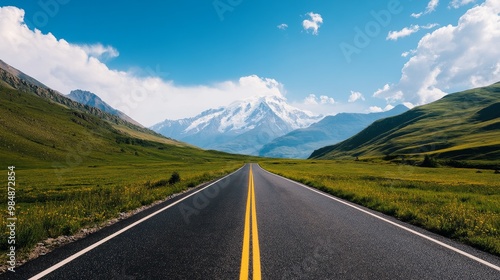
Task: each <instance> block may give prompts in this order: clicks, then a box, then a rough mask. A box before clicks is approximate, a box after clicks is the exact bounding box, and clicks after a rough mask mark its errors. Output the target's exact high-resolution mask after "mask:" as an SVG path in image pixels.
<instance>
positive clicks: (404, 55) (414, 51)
mask: <svg viewBox="0 0 500 280" xmlns="http://www.w3.org/2000/svg"><path fill="white" fill-rule="evenodd" d="M416 52H417V50H409V51H407V52H404V53H402V54H401V56H402V57H408V56H409V55H414V54H415V53H416Z"/></svg>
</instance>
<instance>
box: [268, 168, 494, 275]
mask: <svg viewBox="0 0 500 280" xmlns="http://www.w3.org/2000/svg"><path fill="white" fill-rule="evenodd" d="M261 169H262V170H264V171H265V172H267V173H269V174H271V175H274V176H277V177H279V178H283V179H285V180H287V181H289V182H291V183H294V184H296V185H298V186H300V187H303V188H305V189H308V190H310V191H312V192H315V193H317V194H320V195H322V196H324V197H327V198H329V199H331V200H335V201H337V202H340V203H342V204H344V205H347V206H349V207H351V208H354V209H356V210H358V211H361V212H363V213H365V214H368V215H370V216H372V217H375V218H377V219H379V220H381V221H384V222H386V223H388V224H391V225H393V226H395V227H398V228H400V229H402V230H405V231H407V232H410V233H412V234H414V235H417V236H420V237H422V238H424V239H427V240H428V241H430V242H433V243H435V244H437V245H439V246H442V247H444V248H447V249H449V250H451V251H453V252H456V253H458V254H460V255H462V256H465V257H467V258H469V259H471V260H474V261H476V262H479V263H481V264H483V265H486V266H488V267H490V268H492V269H494V270H497V271H500V266H497V265H494V264H492V263H490V262H488V261H485V260H483V259H480V258H478V257H476V256H474V255H471V254H469V253H467V252H465V251H462V250H460V249H458V248H455V247H453V246H450V245H448V244H446V243H444V242H441V241H439V240H437V239H434V238H432V237H430V236H427V235H425V234H422V233H420V232H417V231H415V230H412V229H410V228H407V227H405V226H403V225H400V224H398V223H395V222H393V221H390V220H388V219H386V218H383V217H380V216H378V215H376V214H374V213H371V212H369V211H367V210H364V209H362V208H360V207H358V206H355V205H352V204H350V203H348V202H345V201H343V200H341V199H339V198H336V197H334V196H331V195H329V194H326V193H323V192H321V191H319V190H316V189H314V188H312V187H309V186H306V185H304V184H301V183H298V182H295V181H293V180H290V179H288V178H285V177H283V176H280V175H276V174H274V173H271V172H269V171H267V170H265V169H264V168H262V167H261Z"/></svg>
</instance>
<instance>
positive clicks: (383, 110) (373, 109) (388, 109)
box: [368, 104, 394, 113]
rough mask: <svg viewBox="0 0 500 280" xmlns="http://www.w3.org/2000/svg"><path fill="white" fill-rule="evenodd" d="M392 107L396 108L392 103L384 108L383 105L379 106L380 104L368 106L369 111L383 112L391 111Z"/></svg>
mask: <svg viewBox="0 0 500 280" xmlns="http://www.w3.org/2000/svg"><path fill="white" fill-rule="evenodd" d="M392 109H394V106H393V105H391V104H387V106H385V107H384V108H383V109H382V108H381V107H378V106H370V107H369V108H368V112H369V113H381V112H387V111H390V110H392Z"/></svg>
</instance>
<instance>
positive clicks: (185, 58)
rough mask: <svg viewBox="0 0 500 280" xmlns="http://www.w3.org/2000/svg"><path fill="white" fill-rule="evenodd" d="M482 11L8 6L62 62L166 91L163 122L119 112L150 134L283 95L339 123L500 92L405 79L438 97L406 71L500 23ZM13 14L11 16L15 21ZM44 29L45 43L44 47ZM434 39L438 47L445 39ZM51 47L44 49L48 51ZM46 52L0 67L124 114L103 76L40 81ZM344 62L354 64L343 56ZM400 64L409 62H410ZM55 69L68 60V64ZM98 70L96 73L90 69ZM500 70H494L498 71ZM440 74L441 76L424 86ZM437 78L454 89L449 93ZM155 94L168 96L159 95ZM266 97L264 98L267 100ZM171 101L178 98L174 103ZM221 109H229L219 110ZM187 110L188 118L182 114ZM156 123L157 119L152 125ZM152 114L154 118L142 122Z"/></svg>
mask: <svg viewBox="0 0 500 280" xmlns="http://www.w3.org/2000/svg"><path fill="white" fill-rule="evenodd" d="M484 2H485V1H479V0H478V1H474V0H447V1H443V0H441V1H439V0H430V1H426V0H420V1H417V0H413V1H412V0H410V1H405V0H401V1H399V0H384V1H368V0H367V1H310V0H307V1H306V0H304V1H287V2H285V1H260V0H253V1H248V0H241V1H240V0H216V1H213V0H210V1H187V0H183V1H151V0H150V1H139V2H138V1H120V2H111V1H95V0H89V1H75V0H45V1H43V0H42V1H40V2H39V1H25V2H20V1H8V0H2V1H0V6H2V7H6V6H14V7H17V8H18V9H22V10H24V11H25V14H24V17H23V20H24V23H26V24H27V26H28V28H29V30H30V31H31V33H32V34H31V35H33V38H32V39H31V40H39V41H44V39H43V38H45V37H47V36H48V34H52V36H51V38H49V39H51V40H53V41H54V44H55V45H54V46H53V47H54V49H53V52H57V51H59V50H60V49H62V50H60V51H61V52H64V47H61V44H62V43H68V44H69V45H70V46H72V47H79V48H81V49H83V50H84V51H85V52H86V54H87V55H88V58H87V60H86V61H87V62H86V63H87V64H92V65H94V64H102V65H100V66H99V67H100V69H102V68H103V67H106V68H107V70H109V71H111V72H112V73H111V74H110V76H113V77H115V78H116V77H117V76H120V75H121V77H122V79H125V78H126V77H129V78H133V79H137V81H136V84H137V83H141V81H142V82H145V81H146V83H147V86H143V88H145V90H144V91H147V90H149V88H150V89H151V90H152V91H154V90H158V89H159V88H162V89H163V90H164V92H162V93H161V94H163V95H164V96H163V97H162V98H161V100H163V101H164V104H159V102H151V104H157V105H161V106H162V107H161V108H158V110H149V111H148V110H146V111H145V109H144V108H143V107H145V108H146V107H148V106H149V107H151V106H153V105H151V104H150V103H148V102H146V101H145V100H155V99H154V98H153V95H154V94H151V93H142V92H141V93H136V94H135V95H136V96H135V97H134V96H132V97H131V98H128V99H134V100H135V101H133V102H134V104H133V105H134V106H133V105H130V104H129V105H124V106H122V107H125V108H122V109H125V111H128V112H126V113H128V114H130V115H131V116H132V117H134V118H136V119H138V120H139V121H141V122H142V123H145V124H146V125H151V124H153V123H155V122H159V121H161V120H163V119H165V118H180V117H188V116H190V115H194V114H196V111H199V110H201V109H207V108H204V107H208V106H215V105H219V106H224V105H227V103H228V102H230V101H234V100H238V99H241V98H242V97H246V96H247V95H251V94H252V92H254V93H253V94H255V95H260V94H275V93H276V92H277V91H279V94H283V95H285V96H286V98H287V99H288V101H289V102H290V103H291V104H292V105H294V106H297V107H301V108H303V109H308V110H310V111H313V113H317V114H320V113H321V114H334V113H338V112H343V111H356V112H369V111H377V110H381V109H384V108H386V109H387V108H390V107H391V106H394V105H396V104H397V103H405V102H406V104H410V103H411V104H412V105H420V104H424V103H428V102H430V101H433V100H435V99H437V98H439V97H440V96H442V95H443V94H445V93H450V92H453V91H456V90H462V89H465V88H468V87H472V86H476V85H482V84H481V83H488V82H491V81H495V79H497V78H498V80H500V75H498V74H488V75H489V76H488V77H483V80H484V81H482V80H481V77H479V79H480V80H481V81H479V82H477V84H475V83H474V82H473V81H472V80H471V81H470V82H468V83H453V80H454V79H458V78H459V76H460V75H458V76H457V74H454V75H455V76H453V77H449V76H450V75H451V74H449V75H444V74H443V72H445V71H444V70H443V69H442V68H443V67H444V66H443V65H448V64H447V63H444V62H443V61H439V62H436V61H434V62H433V63H434V64H435V67H434V68H428V67H423V66H420V67H421V69H419V68H418V67H417V66H418V63H416V62H413V64H415V65H416V66H415V67H413V66H412V65H409V66H408V67H406V68H407V71H408V73H416V74H414V75H415V78H414V80H415V81H417V80H419V79H420V78H421V79H423V80H428V79H431V80H432V79H434V80H437V81H436V82H435V83H434V84H432V85H429V84H427V85H424V87H426V88H425V90H426V92H424V91H423V90H422V88H423V86H422V84H421V83H420V84H419V82H414V83H411V82H407V81H406V80H405V81H403V80H402V71H403V72H405V70H404V69H405V64H408V63H409V61H410V59H411V58H412V57H416V58H419V57H424V58H425V57H426V55H425V53H424V51H427V52H428V49H427V48H428V47H429V46H423V44H422V40H423V37H424V36H425V35H426V34H431V33H438V31H439V30H440V29H443V30H442V31H441V32H446V27H447V26H449V25H450V26H452V27H457V26H458V25H459V19H460V18H461V17H463V16H464V15H466V14H467V13H468V12H469V13H471V12H470V11H471V10H473V9H474V8H478V7H479V6H484V7H483V8H484V10H486V8H488V10H487V11H482V12H484V13H487V12H488V11H489V12H491V13H490V16H492V17H494V16H495V15H496V16H498V10H496V9H497V8H498V5H497V4H496V3H493V2H495V1H486V2H491V3H484ZM40 3H42V4H40ZM43 3H45V5H43ZM285 3H286V4H285ZM488 4H489V6H488ZM4 12H6V11H4ZM9 12H11V13H13V11H12V10H9ZM374 15H378V16H374ZM378 17H379V18H378ZM483 24H488V23H483ZM21 25H22V23H21ZM280 25H281V28H279V27H278V26H280ZM285 25H286V26H285ZM307 27H309V28H307ZM315 28H316V29H315ZM35 29H38V30H40V31H41V34H40V35H36V32H34V30H35ZM25 31H26V30H24V31H23V32H25ZM448 31H449V34H453V36H455V37H454V38H452V42H457V43H458V42H461V41H460V40H465V38H458V37H457V36H458V35H456V33H458V32H452V31H451V30H448ZM360 32H361V33H363V35H360ZM4 35H5V34H4ZM31 35H30V36H31ZM465 35H467V34H464V35H462V36H465ZM44 36H45V37H44ZM25 37H26V36H24V38H25ZM435 37H436V38H437V39H436V40H438V39H439V36H438V34H435ZM356 38H357V39H358V40H357V41H356ZM360 38H364V40H361V39H360ZM441 38H442V37H441ZM49 39H47V38H45V41H50V40H49ZM366 39H367V40H366ZM0 40H2V39H1V38H0ZM495 40H496V37H495V38H494V40H493V41H488V43H489V44H493V43H494V42H496V41H495ZM429 41H430V40H429ZM61 42H62V43H61ZM419 42H420V43H419ZM361 43H362V44H361ZM444 43H445V42H443V44H444ZM40 44H42V43H40ZM40 44H38V43H37V44H32V45H37V46H38V45H40ZM4 45H5V44H4ZM63 45H64V44H63ZM421 45H422V46H421ZM12 46H15V45H14V43H12ZM492 47H495V48H496V46H493V45H492ZM17 48H18V49H20V47H17ZM342 48H344V49H342ZM346 48H347V49H346ZM40 49H42V50H40ZM421 49H422V50H421ZM44 50H45V51H50V50H49V49H48V48H44V47H40V48H38V49H33V50H30V49H28V50H27V52H30V53H37V56H34V57H33V59H31V60H30V59H28V58H24V59H21V58H15V56H14V55H13V54H15V51H14V50H8V51H7V50H3V51H2V49H1V47H0V59H2V60H4V61H6V62H7V63H10V64H12V65H13V66H15V67H18V68H20V69H21V70H22V71H25V72H26V73H27V74H31V75H33V76H35V78H38V79H40V80H41V81H42V82H44V83H46V84H48V85H49V86H51V87H55V89H57V90H59V91H61V92H62V93H64V94H67V93H68V92H67V91H69V90H71V89H75V88H74V87H78V88H83V89H88V90H92V91H94V92H95V93H97V94H98V95H100V96H101V97H103V99H105V101H107V102H108V103H110V104H111V105H113V104H114V105H115V106H117V104H118V103H119V102H117V101H116V100H118V99H120V98H122V97H118V96H117V95H118V94H120V93H117V92H113V90H112V83H110V84H109V85H106V84H105V81H104V80H96V81H93V82H92V79H91V78H88V80H89V81H90V82H89V81H86V80H87V77H86V76H84V75H83V74H84V73H88V72H93V73H95V71H94V70H89V69H87V70H82V71H76V70H74V69H80V67H81V68H82V69H83V67H88V65H86V66H82V65H78V66H75V67H74V68H71V69H70V73H65V74H64V75H63V74H60V73H59V72H58V71H62V70H61V69H63V68H64V67H63V66H60V65H59V66H57V65H56V66H54V65H52V64H53V63H54V62H47V63H48V64H50V65H47V71H46V72H48V73H44V72H43V71H41V70H39V68H40V67H39V66H42V68H43V59H42V60H40V59H39V58H40V57H44V55H43V51H44ZM346 50H348V51H354V52H352V53H351V54H350V55H346V53H345V52H346ZM437 51H439V50H437ZM403 53H406V56H402V54H403ZM463 53H464V50H456V55H457V56H458V55H461V54H463ZM419 54H421V56H419ZM438 55H439V53H438ZM447 55H449V56H450V58H449V59H450V60H451V59H454V56H453V54H448V53H447ZM50 56H54V54H53V53H51V54H50ZM492 56H493V55H492ZM56 57H57V58H55V59H59V57H64V55H62V54H61V55H60V56H56ZM90 58H95V59H97V60H98V61H96V62H95V63H90V62H89V61H90ZM37 59H38V60H37ZM422 59H423V58H422ZM473 59H476V60H477V59H478V58H473ZM52 60H54V59H52ZM416 60H417V59H415V61H416ZM497 60H498V59H497ZM40 63H42V65H40ZM60 63H61V64H71V61H69V62H65V61H64V59H61V62H60ZM431 64H432V63H431ZM479 64H480V63H478V65H479ZM30 65H32V67H30ZM422 65H423V63H422ZM495 65H496V64H492V65H488V67H489V68H491V67H493V68H494V67H495ZM499 65H500V64H499ZM35 66H36V67H35ZM89 67H90V66H89ZM485 67H486V66H485ZM499 67H500V66H499ZM32 68H33V70H32V71H30V70H31V69H32ZM35 68H37V69H38V70H37V69H35ZM456 68H457V69H458V68H460V67H456ZM489 68H488V69H489ZM73 70H74V73H71V72H73ZM419 71H421V72H419ZM433 71H434V72H433ZM436 71H437V72H439V73H437V74H435V75H434V76H430V77H428V76H426V75H427V73H435V72H436ZM492 72H495V71H492ZM51 73H52V74H51ZM58 73H59V74H58ZM454 73H455V72H454ZM483 73H484V67H483V68H482V67H481V65H479V66H477V67H476V68H474V69H469V71H467V72H465V73H463V74H462V76H468V77H470V76H471V75H478V76H481V75H483ZM73 75H74V76H73ZM103 75H104V76H105V75H106V74H103ZM103 75H101V78H102V76H103ZM124 75H125V76H126V77H125V76H124ZM127 75H128V76H127ZM419 75H420V76H422V77H420V76H419ZM403 76H405V75H403ZM155 77H157V78H159V79H156V78H155ZM245 77H246V79H245ZM249 77H253V78H252V79H250V78H249ZM242 78H243V79H242ZM440 78H443V79H445V80H447V81H448V82H442V81H441V80H440ZM68 79H71V80H72V82H71V83H70V82H68V81H67V80H68ZM96 79H97V78H96ZM111 79H112V78H110V80H111ZM117 79H118V78H117ZM134 81H135V80H134ZM245 81H246V82H245ZM474 81H477V79H474ZM157 83H160V84H166V85H165V86H163V87H162V86H158V85H156V84H157ZM97 84H99V85H100V86H96V85H97ZM153 84H155V85H156V86H154V85H153ZM167 86H170V87H167ZM384 87H385V88H384ZM261 88H262V89H263V90H262V91H263V92H258V91H259V89H261ZM196 90H198V91H199V92H198V93H200V92H203V93H206V95H205V96H206V97H204V95H203V94H201V93H200V94H198V93H197V94H196V95H193V96H191V99H188V100H192V102H196V103H198V105H196V106H187V105H188V104H186V102H185V101H184V99H182V98H181V99H176V98H175V97H173V96H176V94H184V95H189V94H190V92H191V91H196ZM122 91H123V90H122ZM168 91H171V92H172V94H171V95H170V96H169V92H168ZM225 91H234V92H233V94H232V95H231V94H230V93H224V94H223V93H220V92H225ZM238 91H241V92H244V93H242V94H239V93H238ZM412 91H413V92H412ZM218 92H219V93H220V94H218ZM266 92H268V93H266ZM417 92H418V93H417ZM420 92H421V93H420ZM121 94H124V93H123V92H122V93H121ZM130 94H131V95H134V93H129V95H130ZM155 94H156V93H155ZM374 94H375V96H374ZM213 96H216V97H214V98H212V97H213ZM321 96H323V97H324V98H323V99H321ZM195 97H196V98H195ZM219 97H223V98H220V100H219ZM326 97H327V98H326ZM349 99H350V101H351V102H349ZM213 100H219V101H218V102H215V101H214V102H212V101H213ZM321 100H326V101H324V102H322V101H321ZM328 100H329V101H328ZM172 102H177V105H176V107H177V108H170V107H169V105H170V104H171V103H172ZM121 103H124V102H121ZM139 103H144V104H139ZM118 105H120V104H118ZM122 105H123V104H122ZM181 105H182V106H181ZM191 105H192V103H191ZM387 105H390V106H388V107H387ZM183 106H185V107H186V108H185V109H183V110H179V108H180V107H183ZM118 107H120V106H118ZM141 108H143V109H141ZM153 111H154V112H155V113H154V116H151V114H152V112H153ZM146 112H148V113H151V114H149V116H148V117H145V116H144V115H145V114H146Z"/></svg>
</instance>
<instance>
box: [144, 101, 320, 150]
mask: <svg viewBox="0 0 500 280" xmlns="http://www.w3.org/2000/svg"><path fill="white" fill-rule="evenodd" d="M321 118H322V116H315V115H313V114H311V113H309V112H305V111H302V110H300V109H297V108H295V107H292V106H290V105H288V104H287V103H286V99H284V98H282V97H278V96H264V97H254V98H251V99H247V100H244V101H238V102H234V103H232V104H231V105H229V106H228V107H225V108H219V109H211V110H207V111H205V112H203V113H201V114H199V115H198V116H196V117H193V118H187V119H181V120H166V121H164V122H161V123H159V124H156V125H154V126H152V127H151V129H152V130H154V131H156V132H158V133H161V134H163V135H165V136H167V137H171V138H174V139H177V140H181V141H184V142H187V143H190V144H193V145H196V146H199V147H201V148H204V149H214V150H220V151H225V152H231V153H240V154H251V155H257V154H258V151H259V150H260V149H261V148H262V146H263V145H265V144H267V143H269V142H271V141H272V140H273V139H275V138H276V137H280V136H282V135H285V134H287V133H288V132H290V131H292V130H295V129H298V128H304V127H308V126H309V125H310V124H312V123H314V122H317V121H319V120H320V119H321Z"/></svg>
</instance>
